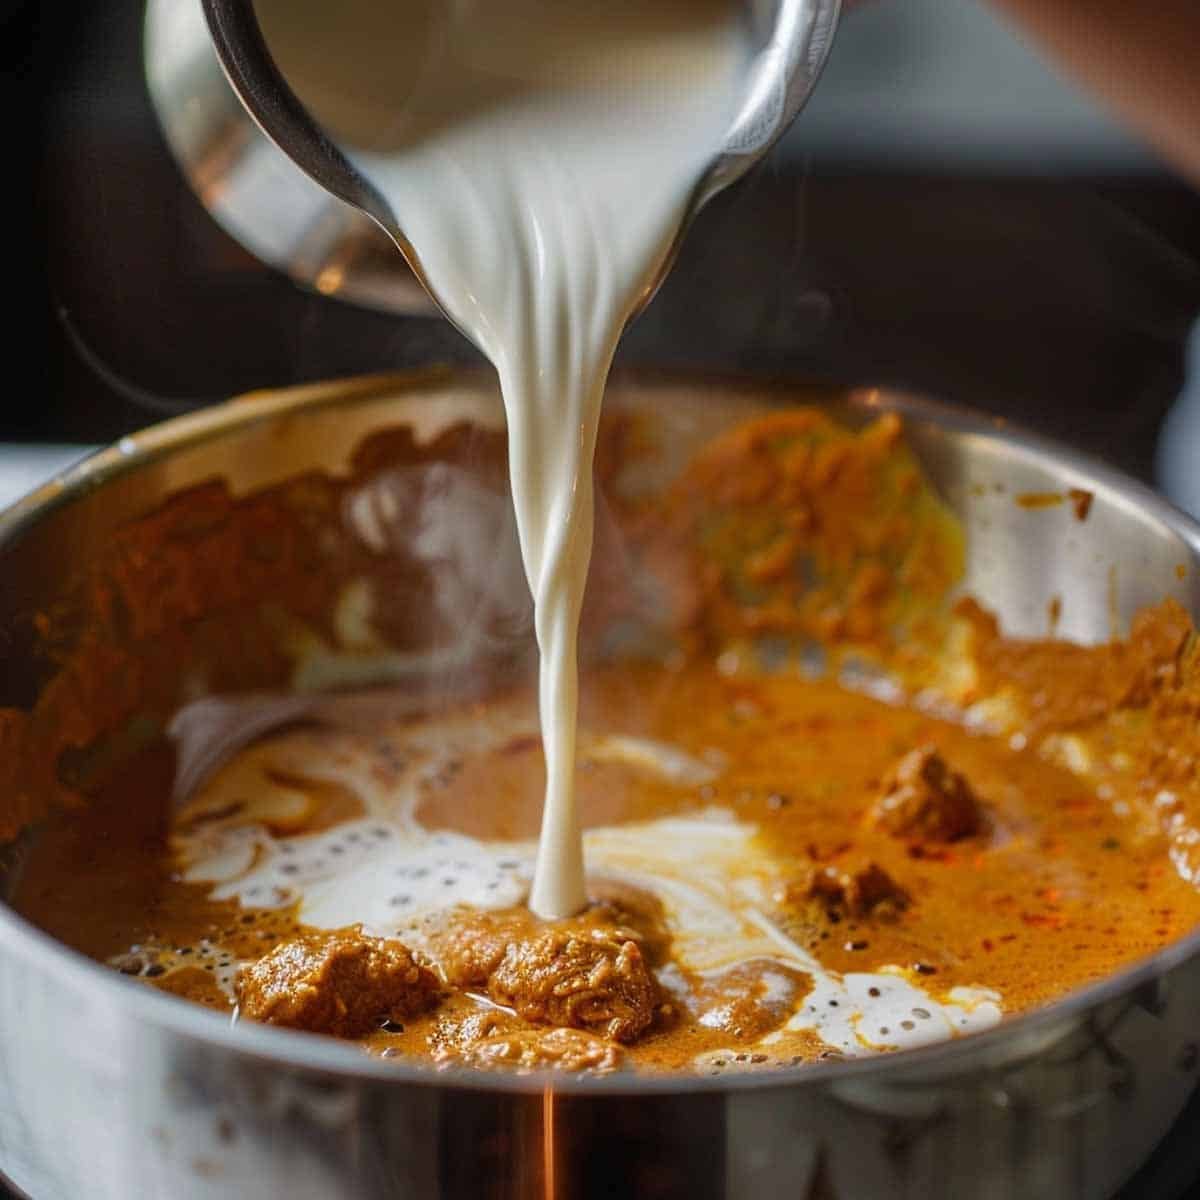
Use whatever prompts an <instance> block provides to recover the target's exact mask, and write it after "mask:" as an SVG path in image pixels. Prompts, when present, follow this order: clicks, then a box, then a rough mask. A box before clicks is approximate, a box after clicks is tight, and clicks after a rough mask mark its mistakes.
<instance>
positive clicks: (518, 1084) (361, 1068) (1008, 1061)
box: [0, 367, 1200, 1096]
mask: <svg viewBox="0 0 1200 1200" xmlns="http://www.w3.org/2000/svg"><path fill="white" fill-rule="evenodd" d="M485 378H486V373H485V372H482V371H462V370H458V369H454V368H450V367H434V368H429V369H425V370H419V371H409V372H404V373H397V374H385V375H372V376H356V377H353V378H350V379H344V380H334V381H329V382H325V383H317V384H308V385H303V386H300V387H295V388H289V389H283V390H279V391H263V392H253V393H248V394H247V395H245V396H240V397H235V398H233V399H231V400H229V401H226V402H225V403H224V404H220V405H217V406H214V407H213V408H210V409H205V410H203V411H201V412H198V413H191V414H188V415H185V416H181V417H175V418H173V419H171V420H168V421H164V422H160V423H158V424H156V425H152V426H150V427H148V428H146V429H144V430H142V431H140V432H138V433H135V434H132V435H129V436H127V437H124V438H121V439H120V441H118V442H116V443H114V444H113V445H111V446H109V447H107V448H105V449H103V450H100V451H98V452H96V453H95V454H92V455H89V456H88V457H87V458H85V459H83V460H82V461H81V462H79V463H77V464H75V465H73V466H71V467H69V468H67V469H66V470H64V471H62V472H61V473H59V474H58V475H56V476H55V477H54V478H53V479H51V480H50V481H49V482H47V483H45V484H43V485H42V486H40V487H39V488H37V489H35V490H34V491H33V492H30V493H29V494H28V495H27V496H25V497H24V498H22V499H20V500H18V501H17V502H16V503H15V504H13V505H11V506H10V507H9V508H8V509H7V510H5V511H3V512H0V546H3V545H4V544H5V543H8V542H10V541H12V540H14V539H16V538H18V537H20V536H21V535H22V534H23V533H24V532H25V531H27V530H28V529H30V528H32V527H33V526H34V525H36V524H37V523H38V522H39V521H40V520H42V519H44V518H45V517H46V516H47V515H49V514H50V513H51V512H53V511H55V510H56V509H58V508H60V507H63V506H65V505H67V504H69V503H71V502H72V500H74V499H75V498H76V497H78V496H80V495H82V494H85V493H87V492H91V491H93V490H95V489H96V488H99V487H101V486H103V485H104V484H105V483H106V482H107V481H108V480H110V479H113V478H116V477H118V476H120V475H123V474H125V473H127V472H129V471H132V470H134V469H137V468H139V467H141V466H143V465H145V464H146V463H148V462H152V461H154V460H156V459H159V458H162V457H165V456H167V455H169V454H172V453H176V452H178V451H180V450H182V449H185V448H187V447H190V446H194V445H198V444H201V443H203V442H207V441H210V440H214V439H217V438H220V437H222V436H225V435H226V434H228V433H229V432H230V431H232V430H236V429H239V428H243V427H246V426H250V425H254V424H257V423H260V422H267V421H271V420H274V419H277V418H278V417H280V416H284V415H291V414H295V413H299V412H303V411H306V410H308V409H310V408H320V407H326V406H331V405H341V404H355V403H359V402H361V401H363V400H367V399H371V398H380V397H382V396H385V395H388V394H406V393H414V392H419V391H421V390H429V389H435V388H437V387H443V386H445V385H446V384H448V383H451V382H462V381H464V380H466V379H471V380H473V381H475V382H476V383H478V382H480V381H482V380H483V379H485ZM624 378H625V375H624V373H622V374H619V375H618V376H617V382H618V383H620V382H622V381H623V379H624ZM628 378H629V379H630V380H631V381H634V382H636V383H638V384H641V385H643V386H644V385H649V386H655V385H658V386H662V385H665V384H668V383H670V384H674V385H677V386H678V385H684V384H688V383H691V382H696V383H699V382H700V381H703V384H704V387H705V389H706V390H711V389H712V388H713V387H714V386H718V387H720V386H725V387H727V388H728V389H729V390H741V391H744V392H747V393H749V394H754V395H758V396H768V397H769V396H770V395H771V394H773V393H776V394H780V395H782V394H784V393H786V392H788V391H789V390H790V391H792V392H794V391H795V390H796V389H798V388H802V387H811V384H806V383H805V381H802V380H799V379H788V378H786V377H784V378H780V377H755V376H753V375H744V374H743V375H735V376H720V375H716V376H714V375H713V374H711V373H707V372H706V373H699V372H697V373H696V374H694V375H689V374H688V373H686V372H644V371H640V372H637V373H631V374H630V375H629V376H628ZM825 406H826V407H832V408H840V409H842V410H843V411H857V412H860V413H862V414H864V415H870V414H872V413H883V412H896V413H898V414H900V416H901V417H903V418H905V419H911V420H913V421H915V422H919V423H922V424H924V425H928V426H933V427H935V428H940V429H947V430H950V431H952V432H954V433H958V434H965V435H968V436H974V437H981V438H987V439H999V440H1002V441H1005V442H1008V443H1010V444H1012V445H1014V446H1016V447H1017V448H1018V449H1020V450H1021V451H1022V452H1023V453H1024V454H1025V456H1026V458H1027V460H1029V461H1032V462H1034V463H1037V464H1040V465H1045V466H1052V467H1053V468H1054V470H1055V471H1056V472H1057V473H1058V474H1060V475H1063V474H1064V473H1065V475H1066V479H1065V482H1067V483H1071V484H1074V483H1078V484H1080V485H1083V484H1091V485H1093V487H1092V490H1095V485H1099V486H1100V487H1102V488H1103V489H1104V490H1105V492H1106V493H1107V497H1106V498H1107V499H1108V500H1109V501H1110V502H1111V501H1116V502H1119V503H1121V504H1122V505H1124V506H1126V507H1128V508H1130V509H1132V510H1135V511H1137V512H1139V513H1141V514H1143V515H1146V516H1149V517H1150V518H1152V519H1154V520H1157V521H1158V522H1160V523H1161V524H1163V525H1165V526H1166V527H1167V528H1169V529H1170V530H1171V531H1172V532H1173V533H1175V534H1177V535H1178V536H1179V537H1180V538H1181V539H1182V540H1183V541H1184V542H1185V543H1186V545H1187V546H1188V548H1189V549H1190V550H1191V552H1192V554H1193V555H1194V556H1195V558H1196V560H1197V563H1200V522H1197V521H1196V520H1194V519H1192V518H1191V517H1189V516H1188V515H1187V514H1186V513H1184V512H1182V511H1181V510H1179V509H1177V508H1176V507H1175V506H1173V505H1172V504H1171V503H1170V502H1168V501H1167V500H1165V499H1164V498H1163V497H1161V496H1160V495H1158V493H1156V492H1154V491H1153V490H1152V489H1151V488H1149V487H1147V486H1146V485H1144V484H1142V483H1139V482H1138V481H1137V480H1135V479H1133V478H1131V477H1130V476H1128V475H1126V474H1125V473H1124V472H1122V471H1119V470H1117V469H1116V468H1114V467H1112V466H1109V465H1108V464H1107V463H1105V462H1103V461H1102V460H1100V459H1098V458H1096V457H1094V456H1092V455H1090V454H1088V453H1086V452H1083V451H1080V450H1077V449H1074V448H1072V447H1069V446H1065V445H1063V444H1061V443H1059V442H1057V441H1056V440H1054V439H1052V438H1047V437H1044V436H1043V435H1041V434H1036V433H1033V432H1030V431H1028V430H1026V429H1024V428H1022V427H1020V426H1016V425H1013V424H1012V423H1011V422H1009V421H1007V420H1006V419H1004V418H1002V417H995V416H991V415H989V414H985V413H981V412H978V411H975V410H972V409H970V408H966V407H963V406H959V405H950V404H946V403H944V402H942V401H937V400H932V399H929V398H927V397H924V396H918V395H914V394H910V393H905V392H895V391H890V390H887V389H876V388H858V389H852V390H849V391H846V392H844V393H842V394H841V395H840V396H839V399H838V401H837V402H836V404H832V403H828V402H827V403H826V405H825ZM0 951H2V952H4V953H9V952H12V953H15V954H17V955H18V956H19V957H20V958H21V959H23V960H25V961H26V962H28V963H30V964H32V965H35V966H36V967H38V968H39V969H41V970H43V971H45V972H46V973H48V974H51V975H52V976H53V977H54V978H55V979H56V980H58V981H61V983H62V984H63V985H65V986H68V987H72V988H74V989H75V990H78V991H83V992H86V993H87V994H89V996H95V997H97V998H100V997H103V998H104V999H105V1000H107V1001H111V1003H113V1004H120V1005H121V1006H123V1007H125V1008H126V1009H131V1010H132V1013H133V1015H135V1016H137V1017H138V1018H140V1019H142V1020H144V1021H146V1022H147V1023H148V1024H150V1025H153V1026H156V1027H158V1029H159V1030H161V1031H162V1032H165V1033H170V1034H176V1035H179V1036H182V1037H184V1038H187V1039H189V1040H191V1041H193V1042H198V1043H202V1044H207V1045H212V1046H213V1047H214V1048H216V1049H219V1050H224V1051H229V1052H231V1053H238V1054H242V1055H245V1056H246V1057H250V1058H255V1059H258V1060H261V1061H262V1062H264V1063H267V1064H271V1065H277V1066H281V1067H285V1068H290V1069H301V1070H308V1071H315V1072H320V1073H323V1074H326V1075H333V1076H339V1077H344V1078H347V1079H353V1080H356V1081H361V1082H363V1083H366V1082H371V1083H376V1084H391V1085H394V1086H397V1087H399V1086H408V1087H426V1088H428V1087H433V1088H451V1089H456V1090H468V1091H476V1092H499V1093H512V1094H528V1093H531V1092H534V1093H536V1092H550V1091H552V1092H553V1093H555V1094H559V1095H594V1096H614V1095H638V1096H641V1095H651V1094H657V1095H664V1094H667V1095H671V1094H674V1095H678V1094H683V1093H687V1094H692V1093H706V1094H708V1093H725V1092H731V1091H737V1092H742V1091H774V1090H775V1089H779V1088H794V1087H802V1086H808V1085H821V1084H826V1083H832V1082H838V1083H841V1082H847V1083H848V1082H850V1081H854V1082H855V1083H862V1082H866V1081H868V1080H875V1079H878V1078H880V1077H885V1078H886V1077H887V1076H888V1075H893V1076H896V1077H897V1078H896V1079H895V1080H893V1081H892V1082H894V1083H897V1084H899V1085H900V1086H903V1084H904V1079H905V1077H906V1076H908V1075H909V1074H910V1073H911V1072H915V1071H920V1072H922V1073H924V1074H926V1075H929V1074H936V1075H941V1074H946V1075H951V1074H953V1073H954V1071H955V1067H956V1066H957V1065H958V1064H959V1062H960V1061H961V1060H962V1059H963V1058H964V1057H966V1058H968V1059H975V1058H977V1057H978V1056H987V1055H988V1053H989V1052H990V1051H994V1050H997V1049H1000V1048H1002V1047H1003V1046H1004V1045H1005V1043H1007V1042H1010V1041H1014V1042H1019V1041H1021V1040H1023V1039H1027V1040H1029V1042H1030V1044H1033V1042H1034V1041H1035V1040H1036V1039H1037V1038H1038V1037H1039V1035H1045V1034H1047V1033H1050V1032H1052V1031H1056V1030H1058V1029H1061V1028H1062V1027H1064V1026H1066V1025H1069V1024H1071V1023H1073V1022H1075V1021H1077V1020H1078V1018H1080V1017H1081V1016H1082V1015H1083V1014H1084V1013H1085V1012H1087V1011H1088V1010H1090V1009H1093V1008H1095V1007H1097V1006H1099V1005H1101V1004H1103V1003H1105V1002H1108V1001H1111V1000H1115V999H1117V998H1118V997H1121V996H1132V995H1134V994H1135V993H1137V992H1138V991H1139V990H1140V989H1142V988H1143V987H1145V986H1146V985H1147V984H1150V983H1152V982H1153V981H1155V980H1157V979H1159V978H1160V977H1162V976H1163V975H1165V974H1168V973H1169V972H1171V971H1173V970H1174V969H1175V968H1177V967H1178V966H1179V965H1180V964H1181V963H1183V962H1185V961H1186V960H1188V959H1190V958H1192V957H1193V956H1195V955H1197V954H1200V927H1197V928H1196V929H1194V930H1193V931H1192V932H1191V933H1189V934H1188V935H1187V936H1186V937H1183V938H1181V939H1179V940H1178V941H1176V942H1172V943H1171V944H1170V945H1168V946H1165V947H1163V948H1162V949H1161V950H1159V951H1157V952H1156V953H1154V954H1153V955H1150V956H1148V957H1146V958H1143V959H1140V960H1138V961H1136V962H1134V963H1132V964H1130V965H1129V966H1127V967H1125V968H1124V969H1122V970H1121V971H1118V972H1116V973H1115V974H1112V975H1108V976H1106V977H1105V978H1103V979H1101V980H1098V981H1097V982H1095V983H1092V984H1089V985H1087V986H1085V987H1082V988H1078V989H1076V990H1074V991H1071V992H1069V993H1067V995H1065V996H1063V997H1061V998H1060V999H1058V1000H1055V1001H1053V1002H1051V1003H1049V1004H1046V1005H1043V1006H1040V1007H1038V1008H1036V1009H1033V1010H1031V1011H1029V1012H1027V1013H1022V1014H1021V1015H1019V1016H1015V1017H1012V1018H1007V1019H1005V1020H1003V1021H1002V1022H1001V1023H1000V1024H999V1025H997V1026H994V1027H993V1028H991V1029H989V1030H985V1031H983V1032H980V1033H973V1034H969V1035H966V1036H964V1037H956V1038H952V1039H950V1040H948V1041H941V1042H935V1043H931V1044H929V1045H926V1046H921V1047H917V1048H915V1049H909V1050H899V1051H893V1052H888V1053H885V1054H876V1055H870V1056H865V1057H863V1058H857V1059H846V1060H839V1061H835V1062H824V1063H822V1062H818V1063H808V1064H804V1065H803V1066H798V1067H796V1068H795V1069H788V1068H783V1069H778V1070H771V1071H764V1072H762V1073H761V1074H760V1073H754V1072H745V1073H729V1074H725V1073H722V1074H720V1075H718V1076H711V1075H686V1074H678V1075H663V1076H653V1075H644V1076H642V1075H639V1076H634V1075H626V1074H623V1073H616V1074H613V1075H606V1076H600V1077H596V1078H591V1077H578V1076H569V1075H566V1076H564V1075H559V1074H553V1073H549V1072H535V1073H531V1074H527V1075H517V1074H507V1073H502V1072H486V1071H473V1070H469V1069H466V1068H461V1067H459V1068H447V1069H442V1070H438V1069H435V1068H431V1067H421V1066H412V1065H405V1064H398V1063H395V1062H391V1061H383V1060H381V1059H378V1058H374V1057H372V1056H369V1055H367V1054H365V1053H363V1052H362V1051H361V1050H360V1049H358V1048H357V1047H356V1046H353V1045H350V1044H347V1043H344V1042H339V1041H338V1040H336V1039H334V1038H326V1037H319V1036H318V1037H314V1036H313V1035H312V1034H309V1033H301V1032H297V1031H292V1030H287V1029H276V1028H272V1027H270V1026H266V1025H259V1024H255V1023H253V1022H248V1021H242V1022H237V1021H230V1020H229V1019H228V1018H226V1017H224V1016H222V1015H221V1014H219V1013H216V1012H213V1011H212V1010H209V1009H205V1008H203V1007H201V1006H199V1005H195V1004H190V1003H187V1002H184V1001H181V1000H180V999H179V998H177V997H174V996H170V995H167V994H166V993H163V992H160V991H158V990H157V989H154V988H148V987H146V986H145V984H142V983H138V982H136V981H134V980H131V979H126V978H124V977H123V976H121V975H119V974H118V973H116V972H114V971H112V970H111V969H109V968H107V967H105V966H103V965H102V964H100V963H97V962H94V961H93V960H91V959H88V958H86V957H85V956H84V955H82V954H80V953H78V952H77V951H75V950H72V949H71V948H69V947H67V946H65V945H64V944H62V943H61V942H58V941H56V940H55V939H54V938H52V937H51V936H50V935H49V934H47V933H44V932H43V931H42V930H40V929H38V928H37V927H36V926H34V925H32V924H31V923H30V922H28V921H26V920H25V919H24V918H23V917H21V916H19V915H18V914H17V913H16V912H15V911H14V910H13V909H12V908H10V907H9V906H8V905H7V904H5V903H3V902H0ZM999 1061H1003V1062H1004V1065H1005V1066H1010V1065H1012V1058H1011V1056H1008V1057H1007V1058H1005V1059H1002V1060H999Z"/></svg>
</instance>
